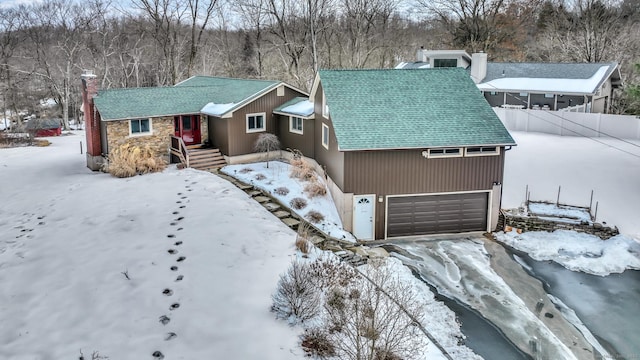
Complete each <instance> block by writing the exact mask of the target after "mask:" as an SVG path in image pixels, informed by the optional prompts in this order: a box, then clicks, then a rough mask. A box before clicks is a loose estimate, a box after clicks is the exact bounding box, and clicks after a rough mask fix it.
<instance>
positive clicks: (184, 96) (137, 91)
mask: <svg viewBox="0 0 640 360" xmlns="http://www.w3.org/2000/svg"><path fill="white" fill-rule="evenodd" d="M277 84H279V82H278V81H265V80H243V79H229V78H216V77H208V76H196V77H193V78H191V79H188V80H185V81H183V82H182V83H180V84H178V85H176V86H173V87H153V88H128V89H110V90H101V91H99V92H98V96H96V97H95V99H94V101H95V104H96V107H97V108H98V110H99V111H100V116H101V118H102V120H105V121H109V120H121V119H131V118H140V117H157V116H171V115H178V114H194V113H199V112H200V110H201V109H202V108H203V107H204V106H205V105H206V104H208V103H210V102H213V103H216V104H229V103H235V104H237V106H236V107H234V108H232V109H230V110H234V109H235V108H237V107H240V106H242V105H244V103H245V102H246V101H248V100H250V99H252V98H254V97H256V96H258V95H260V94H262V93H263V92H265V91H268V90H270V89H272V88H274V87H275V86H276V85H277Z"/></svg>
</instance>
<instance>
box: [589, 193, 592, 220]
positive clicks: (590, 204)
mask: <svg viewBox="0 0 640 360" xmlns="http://www.w3.org/2000/svg"><path fill="white" fill-rule="evenodd" d="M592 205H593V190H591V200H589V214H591V206H592Z"/></svg>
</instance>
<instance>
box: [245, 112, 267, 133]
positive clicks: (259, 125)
mask: <svg viewBox="0 0 640 360" xmlns="http://www.w3.org/2000/svg"><path fill="white" fill-rule="evenodd" d="M264 118H265V113H259V114H247V132H248V133H252V132H260V131H265V130H266V127H265V123H264Z"/></svg>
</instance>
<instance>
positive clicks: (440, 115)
mask: <svg viewBox="0 0 640 360" xmlns="http://www.w3.org/2000/svg"><path fill="white" fill-rule="evenodd" d="M319 77H320V82H321V84H322V88H323V90H324V93H325V96H326V100H327V105H328V106H329V112H330V115H331V121H332V123H333V127H334V130H335V133H336V137H337V140H338V146H339V148H340V150H373V149H407V148H427V147H446V146H471V145H514V144H515V142H514V140H513V139H512V138H511V136H510V135H509V132H508V131H507V129H506V128H505V127H504V125H502V123H501V122H500V119H498V117H497V116H496V114H495V113H494V112H493V110H492V109H491V107H490V106H489V104H488V103H487V102H486V100H485V99H484V97H483V96H482V94H481V93H480V91H479V90H478V88H477V87H476V85H475V84H474V83H473V81H472V80H471V79H470V78H469V74H468V73H467V72H466V71H465V70H464V69H462V68H435V69H420V70H396V69H384V70H321V71H320V73H319Z"/></svg>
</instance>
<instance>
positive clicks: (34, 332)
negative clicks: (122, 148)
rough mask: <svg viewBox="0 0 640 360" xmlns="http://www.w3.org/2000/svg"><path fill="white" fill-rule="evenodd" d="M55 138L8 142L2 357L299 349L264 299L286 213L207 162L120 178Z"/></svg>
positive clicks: (3, 160)
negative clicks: (199, 167)
mask: <svg viewBox="0 0 640 360" xmlns="http://www.w3.org/2000/svg"><path fill="white" fill-rule="evenodd" d="M48 139H49V140H50V141H51V142H52V145H51V146H49V147H42V148H39V147H21V148H11V149H0V184H1V186H0V199H1V204H2V205H1V207H0V284H2V291H0V324H2V325H1V326H0V359H11V360H14V359H15V360H21V359H25V360H26V359H30V360H33V359H77V358H78V357H79V354H80V353H79V350H82V352H83V353H84V354H85V357H87V356H89V357H90V355H91V353H92V352H93V351H98V352H99V354H100V355H103V356H108V357H109V358H110V359H114V360H115V359H145V358H152V354H153V353H154V352H156V351H159V352H161V353H162V354H163V355H164V356H166V357H167V358H169V359H299V358H303V357H304V355H303V351H302V350H301V349H300V348H299V346H298V338H297V336H298V330H296V329H294V328H290V327H289V326H288V325H287V324H285V323H283V322H279V321H277V320H275V318H274V315H273V314H272V313H270V311H269V308H270V304H271V294H272V292H273V290H274V288H275V284H276V283H277V280H278V276H279V274H280V273H281V272H283V271H284V270H285V269H286V268H287V266H288V264H289V261H290V257H291V256H293V254H294V247H293V242H294V239H295V234H294V233H293V232H292V231H291V230H290V229H289V228H288V227H287V226H285V225H284V224H282V223H281V222H279V221H277V220H274V217H273V216H272V215H271V214H270V213H269V212H268V211H267V210H265V209H264V208H262V207H261V206H260V205H258V204H257V203H256V202H255V201H253V200H252V199H250V198H249V197H248V196H247V195H246V194H245V193H244V192H242V191H240V190H239V189H237V188H235V187H234V186H233V185H231V184H229V183H228V182H226V181H224V180H222V179H220V178H218V177H216V176H214V175H212V174H209V173H204V172H198V171H195V170H191V169H186V170H181V171H178V170H176V169H175V168H169V169H168V170H167V171H165V172H164V173H161V174H152V175H144V176H137V177H133V178H128V179H117V178H114V177H112V176H110V175H108V174H103V173H93V172H91V171H89V170H88V169H87V168H86V166H85V157H84V155H80V153H79V143H80V141H83V142H84V135H83V133H81V132H80V133H78V134H77V135H73V136H62V137H53V138H48ZM182 257H184V258H182ZM125 273H126V274H127V276H128V277H129V279H127V278H126V277H125V275H124V274H125ZM164 317H166V318H164ZM161 320H164V321H165V322H166V321H168V323H166V324H165V325H163V324H162V323H161ZM174 334H175V336H174Z"/></svg>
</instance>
